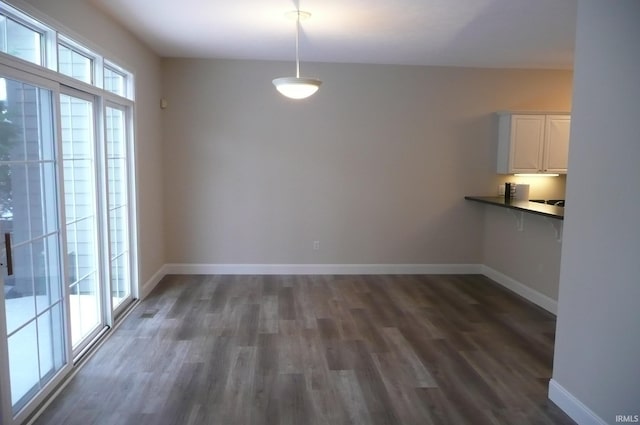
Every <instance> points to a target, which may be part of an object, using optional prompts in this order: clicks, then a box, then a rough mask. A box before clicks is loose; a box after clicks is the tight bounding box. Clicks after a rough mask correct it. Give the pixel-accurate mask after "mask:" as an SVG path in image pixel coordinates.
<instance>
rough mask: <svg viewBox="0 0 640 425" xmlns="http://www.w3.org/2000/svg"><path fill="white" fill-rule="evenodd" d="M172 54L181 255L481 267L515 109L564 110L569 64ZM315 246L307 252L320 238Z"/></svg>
mask: <svg viewBox="0 0 640 425" xmlns="http://www.w3.org/2000/svg"><path fill="white" fill-rule="evenodd" d="M303 65H304V66H303V71H304V74H307V75H317V76H319V77H320V78H321V79H322V80H323V81H324V83H323V86H322V87H321V89H320V91H319V92H318V93H317V94H316V95H315V96H314V97H312V98H310V99H307V100H306V101H301V102H295V101H291V100H287V99H285V98H283V97H281V96H280V95H279V94H277V92H276V91H275V89H274V88H273V86H272V85H271V79H272V78H274V77H277V76H283V75H288V74H290V73H291V71H292V70H293V65H292V64H291V63H279V62H257V61H230V60H186V59H168V60H164V61H163V70H164V80H163V81H164V93H163V95H164V96H166V98H167V100H168V102H169V108H168V109H167V110H165V111H164V112H163V122H164V132H165V139H164V140H165V182H166V184H165V188H166V192H165V211H166V218H167V227H166V237H167V239H166V243H167V260H168V262H171V263H220V264H229V263H274V264H288V263H292V264H295V263H327V264H332V263H338V264H344V263H353V264H360V263H361V264H369V263H381V264H385V263H394V264H402V263H420V264H447V263H450V264H464V263H480V262H482V256H483V254H482V250H483V242H482V236H483V226H484V221H483V213H482V210H480V209H478V208H474V207H473V206H470V205H469V204H468V203H465V201H464V200H463V197H464V195H466V194H487V193H494V192H495V190H496V185H497V183H498V182H499V181H500V177H499V176H497V175H496V174H495V166H496V165H495V161H496V159H495V157H496V145H497V141H496V133H497V119H496V118H495V116H494V115H493V113H494V112H495V111H497V110H505V109H518V110H523V109H550V110H565V109H567V110H568V109H570V108H569V106H570V97H571V78H572V75H571V73H570V72H565V71H520V70H487V69H462V68H426V67H402V66H383V65H345V64H303ZM314 240H319V241H320V249H319V250H317V251H314V250H313V249H312V241H314Z"/></svg>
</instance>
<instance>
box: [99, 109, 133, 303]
mask: <svg viewBox="0 0 640 425" xmlns="http://www.w3.org/2000/svg"><path fill="white" fill-rule="evenodd" d="M105 132H106V137H105V139H106V156H107V185H108V190H107V204H108V208H109V265H110V266H109V268H110V276H111V300H112V306H113V309H114V310H115V309H117V308H118V307H119V306H120V305H122V304H123V303H124V302H125V301H126V300H130V299H131V269H130V260H129V257H130V249H129V243H130V242H129V202H128V199H129V194H128V185H129V180H128V173H127V170H128V166H127V164H128V158H127V132H126V114H125V111H124V110H123V109H120V108H116V107H111V106H107V107H106V108H105Z"/></svg>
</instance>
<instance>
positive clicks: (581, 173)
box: [550, 0, 640, 424]
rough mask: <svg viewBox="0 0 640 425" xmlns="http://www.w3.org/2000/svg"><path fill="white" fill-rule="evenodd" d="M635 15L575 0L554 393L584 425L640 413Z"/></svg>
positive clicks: (636, 11) (638, 31) (619, 5)
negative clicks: (572, 89)
mask: <svg viewBox="0 0 640 425" xmlns="http://www.w3.org/2000/svg"><path fill="white" fill-rule="evenodd" d="M638 22H640V2H638V1H637V0H619V1H616V2H602V1H600V0H581V1H580V2H579V3H578V19H577V32H576V55H575V85H574V88H575V89H574V101H573V104H574V109H573V119H572V122H571V133H572V141H571V149H570V154H569V169H570V171H571V173H570V174H569V176H568V178H567V199H568V200H569V202H568V204H567V208H566V223H565V229H564V238H563V245H562V265H561V271H560V297H559V305H558V327H557V333H556V346H555V357H554V368H553V381H552V383H551V388H550V396H551V398H552V400H554V402H556V404H559V405H560V406H561V407H562V408H563V409H565V410H566V411H568V412H570V413H571V414H572V415H573V417H574V418H575V419H576V422H578V423H581V424H600V423H608V424H615V423H619V422H620V421H619V420H616V416H617V415H623V416H626V415H630V416H631V422H637V421H638V418H640V402H639V401H640V385H639V382H640V363H639V359H640V306H639V303H640V261H639V260H640V225H638V217H640V190H638V183H640V167H638V163H639V161H640V139H639V138H638V136H639V135H640V120H639V119H638V118H639V117H638V99H640V84H638V69H640V48H638V40H640V26H639V25H638ZM598 418H599V419H601V420H602V421H599V419H598Z"/></svg>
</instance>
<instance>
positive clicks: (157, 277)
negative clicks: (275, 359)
mask: <svg viewBox="0 0 640 425" xmlns="http://www.w3.org/2000/svg"><path fill="white" fill-rule="evenodd" d="M170 274H187V275H189V274H227V275H228V274H238V275H248V274H249V275H274V274H281V275H296V274H298V275H305V274H306V275H322V274H338V275H340V274H343V275H348V274H482V275H484V276H486V277H488V278H489V279H491V280H494V281H495V282H496V283H498V284H500V285H502V286H504V287H505V288H507V289H509V290H510V291H512V292H515V293H516V294H518V295H520V296H521V297H523V298H525V299H526V300H528V301H531V302H532V303H534V304H536V305H537V306H540V307H542V308H544V309H545V310H547V311H548V312H550V313H553V314H557V311H558V302H557V301H556V300H554V299H552V298H549V297H548V296H546V295H544V294H542V293H540V292H538V291H536V290H534V289H531V288H530V287H528V286H527V285H525V284H523V283H521V282H518V281H517V280H515V279H512V278H510V277H509V276H507V275H505V274H503V273H500V272H499V271H497V270H494V269H492V268H491V267H488V266H485V265H483V264H180V263H171V264H165V265H164V266H162V267H161V268H160V270H158V271H157V272H156V273H155V274H154V275H153V276H152V277H151V279H149V280H148V281H147V282H146V283H145V284H144V285H143V286H142V290H141V291H140V292H141V294H140V295H141V298H145V297H146V296H147V295H149V293H150V292H151V291H152V290H153V288H155V287H156V285H157V284H158V283H160V281H161V280H162V278H163V277H164V276H166V275H170Z"/></svg>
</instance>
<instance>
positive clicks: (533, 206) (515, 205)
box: [464, 196, 564, 220]
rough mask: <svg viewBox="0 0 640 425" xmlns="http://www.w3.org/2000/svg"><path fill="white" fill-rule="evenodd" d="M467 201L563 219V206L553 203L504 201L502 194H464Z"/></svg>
mask: <svg viewBox="0 0 640 425" xmlns="http://www.w3.org/2000/svg"><path fill="white" fill-rule="evenodd" d="M464 199H466V200H468V201H475V202H480V203H483V204H489V205H494V206H496V207H502V208H509V209H512V210H518V211H524V212H526V213H530V214H537V215H542V216H545V217H550V218H556V219H558V220H564V208H563V207H556V206H555V205H547V204H541V203H539V202H531V201H516V200H509V201H505V200H504V198H503V197H502V196H465V197H464Z"/></svg>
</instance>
